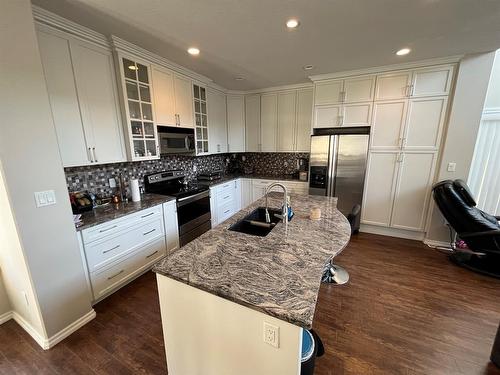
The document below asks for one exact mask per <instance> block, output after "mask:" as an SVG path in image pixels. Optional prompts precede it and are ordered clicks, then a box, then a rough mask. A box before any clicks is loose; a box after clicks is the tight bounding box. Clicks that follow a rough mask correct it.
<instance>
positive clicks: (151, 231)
mask: <svg viewBox="0 0 500 375" xmlns="http://www.w3.org/2000/svg"><path fill="white" fill-rule="evenodd" d="M155 230H156V228H154V229H151V230H150V231H147V232H145V233H143V234H142V235H143V236H146V235H148V234H149V233H153V232H154V231H155Z"/></svg>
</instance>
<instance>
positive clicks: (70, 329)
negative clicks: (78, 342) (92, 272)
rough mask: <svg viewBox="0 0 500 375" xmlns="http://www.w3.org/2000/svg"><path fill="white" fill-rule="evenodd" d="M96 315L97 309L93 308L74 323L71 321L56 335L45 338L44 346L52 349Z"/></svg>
mask: <svg viewBox="0 0 500 375" xmlns="http://www.w3.org/2000/svg"><path fill="white" fill-rule="evenodd" d="M95 317H96V313H95V310H94V309H92V310H90V311H89V312H88V313H87V314H85V315H84V316H82V317H81V318H80V319H78V320H75V321H74V322H73V323H71V324H70V325H69V326H67V327H66V328H63V329H62V330H60V331H59V332H57V333H56V334H55V335H53V336H52V337H50V338H49V339H48V340H45V342H44V346H42V348H44V349H50V348H52V347H53V346H54V345H56V344H57V343H59V342H61V341H62V340H64V339H65V338H66V337H68V336H69V335H71V334H72V333H73V332H75V331H77V330H78V329H80V328H82V327H83V326H84V325H85V324H87V323H88V322H90V321H91V320H92V319H94V318H95Z"/></svg>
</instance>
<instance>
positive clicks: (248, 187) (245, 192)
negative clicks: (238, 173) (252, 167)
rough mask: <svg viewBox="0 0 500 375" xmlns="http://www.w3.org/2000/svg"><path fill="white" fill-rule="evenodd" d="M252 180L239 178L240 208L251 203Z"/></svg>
mask: <svg viewBox="0 0 500 375" xmlns="http://www.w3.org/2000/svg"><path fill="white" fill-rule="evenodd" d="M252 202H253V200H252V180H250V179H246V178H242V179H241V209H243V208H246V207H248V206H249V205H250V204H252Z"/></svg>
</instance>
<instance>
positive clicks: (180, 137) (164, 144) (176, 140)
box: [158, 133, 194, 154]
mask: <svg viewBox="0 0 500 375" xmlns="http://www.w3.org/2000/svg"><path fill="white" fill-rule="evenodd" d="M158 135H159V136H160V152H161V153H162V154H190V153H194V133H193V134H183V133H158Z"/></svg>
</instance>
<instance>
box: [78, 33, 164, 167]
mask: <svg viewBox="0 0 500 375" xmlns="http://www.w3.org/2000/svg"><path fill="white" fill-rule="evenodd" d="M71 53H72V56H73V67H74V73H75V81H76V85H77V91H78V97H79V100H80V103H81V105H80V109H81V114H82V119H83V124H84V126H85V127H87V126H88V127H90V128H91V131H92V135H93V137H92V139H93V140H92V155H93V157H94V162H95V163H113V162H119V161H125V159H126V157H125V149H124V140H123V134H122V124H121V121H120V115H119V103H118V97H117V96H118V93H117V91H116V88H117V84H116V80H115V75H114V70H113V57H112V54H111V51H107V50H105V49H102V48H99V47H97V46H93V45H89V44H87V43H84V42H80V41H78V42H74V43H72V44H71ZM151 131H152V132H153V134H154V132H155V129H151ZM153 136H154V135H153Z"/></svg>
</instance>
